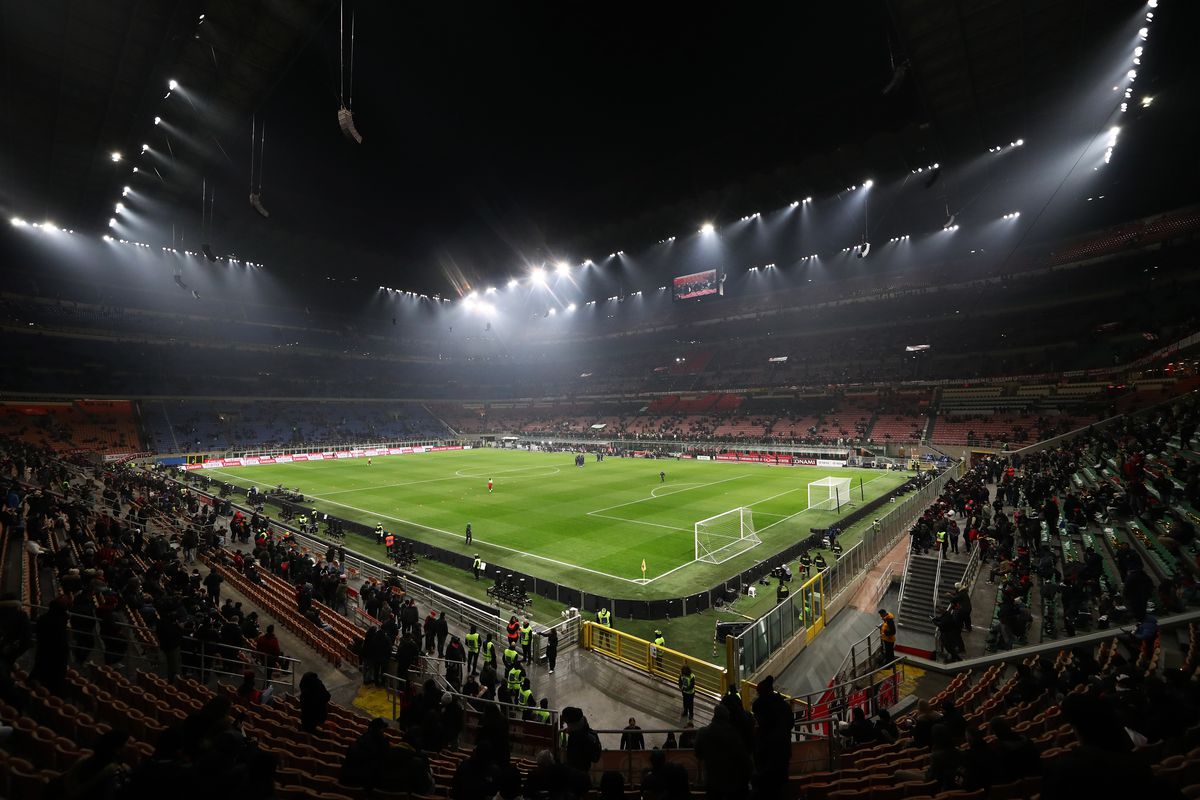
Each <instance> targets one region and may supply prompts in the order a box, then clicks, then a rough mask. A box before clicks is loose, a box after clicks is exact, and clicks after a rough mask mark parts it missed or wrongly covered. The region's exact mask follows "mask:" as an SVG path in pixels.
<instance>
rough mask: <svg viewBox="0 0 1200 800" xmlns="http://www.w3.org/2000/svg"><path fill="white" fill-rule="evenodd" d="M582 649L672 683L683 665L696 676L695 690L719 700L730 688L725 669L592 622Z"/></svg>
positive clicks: (585, 633) (587, 628) (587, 626)
mask: <svg viewBox="0 0 1200 800" xmlns="http://www.w3.org/2000/svg"><path fill="white" fill-rule="evenodd" d="M581 646H582V647H583V649H584V650H591V651H593V652H596V653H600V654H601V655H605V656H608V657H609V658H612V659H615V660H617V661H620V662H621V663H622V664H626V665H628V666H631V667H633V668H634V669H636V670H639V671H641V672H645V673H647V674H649V675H653V676H654V677H657V678H663V679H665V680H667V681H670V682H671V683H675V682H676V681H678V680H679V675H680V671H681V670H682V669H683V667H684V666H685V665H686V666H687V667H689V668H690V669H691V671H692V674H693V675H695V676H696V691H697V692H702V693H704V694H706V695H709V696H711V697H715V698H718V699H719V698H721V697H724V696H725V692H726V690H727V689H728V688H729V671H728V670H727V669H726V668H725V667H721V666H718V665H716V664H710V663H709V662H707V661H702V660H700V659H698V658H695V657H693V656H689V655H687V654H686V653H680V652H679V651H677V650H671V649H670V648H668V647H659V646H657V645H655V644H654V643H653V642H648V641H646V640H645V639H639V638H638V637H636V636H634V635H632V634H629V633H625V632H624V631H619V630H617V629H616V628H609V627H606V626H604V625H600V624H598V623H595V622H584V623H583V640H582V644H581Z"/></svg>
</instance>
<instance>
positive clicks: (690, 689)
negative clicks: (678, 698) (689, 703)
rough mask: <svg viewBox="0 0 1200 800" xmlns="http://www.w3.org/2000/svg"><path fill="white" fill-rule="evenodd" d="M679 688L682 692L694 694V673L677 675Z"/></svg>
mask: <svg viewBox="0 0 1200 800" xmlns="http://www.w3.org/2000/svg"><path fill="white" fill-rule="evenodd" d="M679 688H680V689H681V690H682V691H683V693H684V694H695V693H696V676H695V674H692V675H680V676H679Z"/></svg>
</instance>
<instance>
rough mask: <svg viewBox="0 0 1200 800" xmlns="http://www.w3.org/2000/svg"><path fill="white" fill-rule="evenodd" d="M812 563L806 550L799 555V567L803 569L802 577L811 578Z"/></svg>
mask: <svg viewBox="0 0 1200 800" xmlns="http://www.w3.org/2000/svg"><path fill="white" fill-rule="evenodd" d="M812 563H813V561H812V556H810V555H809V554H808V551H807V550H805V551H804V552H803V553H801V554H800V566H802V567H804V577H806V578H808V577H810V576H811V573H812Z"/></svg>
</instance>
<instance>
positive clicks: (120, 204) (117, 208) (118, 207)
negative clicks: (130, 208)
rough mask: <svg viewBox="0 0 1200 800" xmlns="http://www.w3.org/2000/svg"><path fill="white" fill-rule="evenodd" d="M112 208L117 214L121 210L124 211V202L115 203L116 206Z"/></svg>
mask: <svg viewBox="0 0 1200 800" xmlns="http://www.w3.org/2000/svg"><path fill="white" fill-rule="evenodd" d="M114 209H115V210H116V212H117V213H118V214H120V213H121V212H122V211H124V210H125V204H124V203H117V204H116V206H114Z"/></svg>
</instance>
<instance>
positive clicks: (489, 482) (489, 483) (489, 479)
mask: <svg viewBox="0 0 1200 800" xmlns="http://www.w3.org/2000/svg"><path fill="white" fill-rule="evenodd" d="M492 485H493V484H492V479H491V478H488V494H491V493H492Z"/></svg>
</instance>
